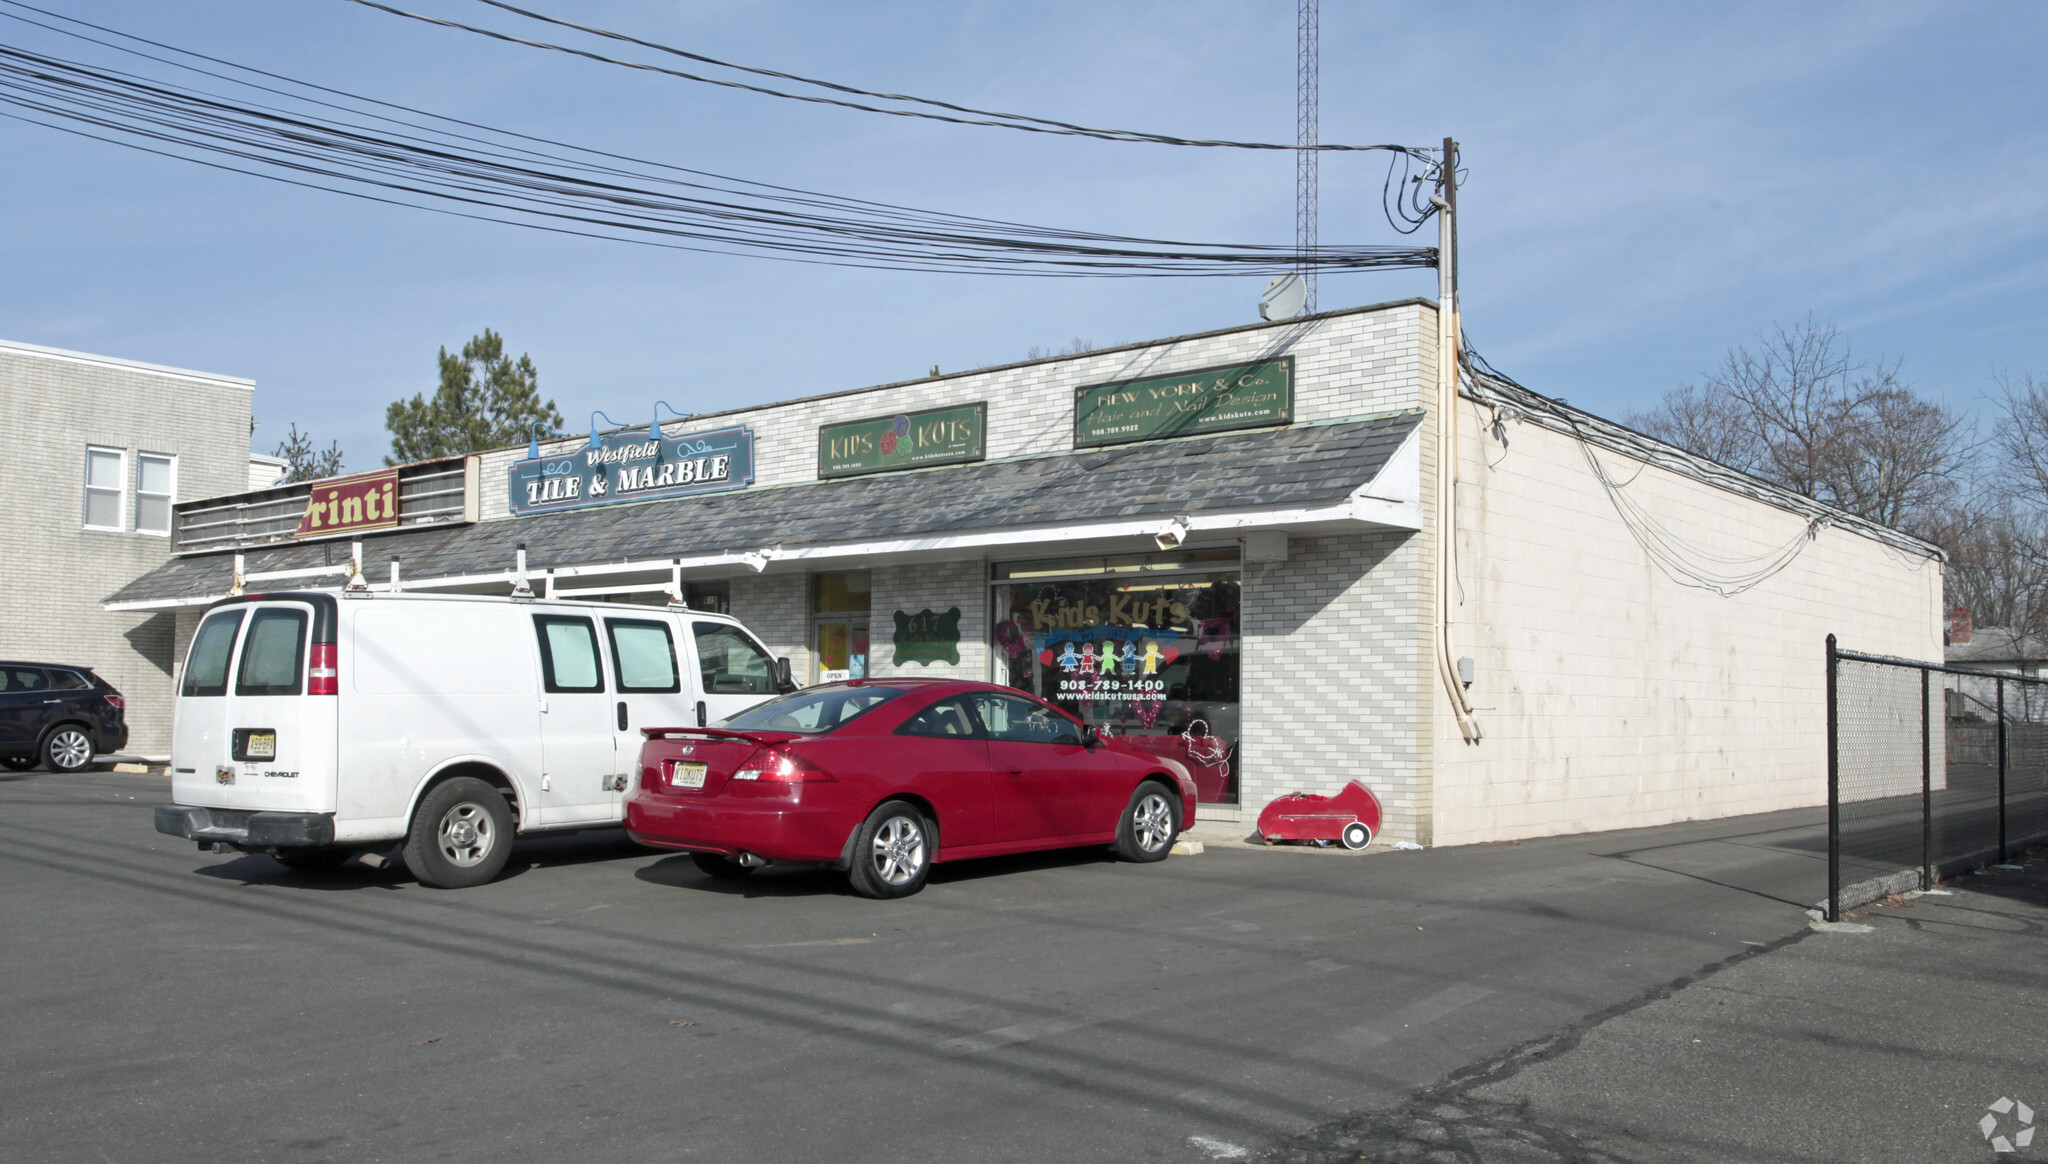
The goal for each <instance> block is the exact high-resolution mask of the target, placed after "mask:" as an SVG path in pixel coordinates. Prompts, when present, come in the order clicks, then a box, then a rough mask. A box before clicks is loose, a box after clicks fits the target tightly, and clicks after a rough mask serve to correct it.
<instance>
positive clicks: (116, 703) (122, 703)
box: [106, 691, 128, 711]
mask: <svg viewBox="0 0 2048 1164" xmlns="http://www.w3.org/2000/svg"><path fill="white" fill-rule="evenodd" d="M106 701H107V705H108V706H110V707H112V708H113V709H114V710H115V711H123V710H125V709H126V708H127V707H128V701H127V700H125V699H123V698H121V693H120V692H118V691H109V692H107V694H106Z"/></svg>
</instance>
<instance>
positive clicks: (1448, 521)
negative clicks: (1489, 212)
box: [1432, 138, 1480, 744]
mask: <svg viewBox="0 0 2048 1164" xmlns="http://www.w3.org/2000/svg"><path fill="white" fill-rule="evenodd" d="M1432 201H1433V202H1435V203H1436V215H1437V222H1436V231H1437V234H1436V238H1437V243H1436V246H1437V252H1436V286H1437V304H1436V320H1437V349H1436V359H1437V370H1436V375H1437V408H1436V635H1435V638H1436V644H1435V646H1436V664H1437V674H1438V677H1439V678H1440V679H1441V680H1442V681H1443V685H1444V694H1445V695H1447V696H1449V697H1450V703H1451V715H1452V717H1453V718H1455V719H1456V720H1457V721H1458V731H1459V734H1461V735H1463V736H1464V737H1465V742H1466V743H1468V744H1469V743H1477V742H1479V737H1480V731H1479V721H1478V720H1477V719H1475V718H1474V717H1473V715H1472V702H1471V700H1470V699H1468V698H1466V693H1465V684H1464V680H1463V678H1462V677H1461V676H1460V675H1459V672H1458V665H1457V663H1456V661H1455V660H1456V658H1457V653H1456V649H1455V647H1454V645H1453V644H1452V642H1451V624H1452V621H1453V612H1454V610H1455V606H1456V604H1455V602H1454V599H1453V594H1454V589H1455V588H1454V586H1453V584H1452V578H1451V570H1452V566H1453V564H1454V563H1455V562H1456V561H1457V556H1456V554H1455V553H1454V552H1453V550H1454V543H1455V541H1456V539H1457V536H1458V354H1459V350H1460V347H1459V340H1458V143H1457V142H1455V141H1452V140H1451V139H1450V138H1445V139H1444V152H1443V155H1442V156H1441V157H1440V158H1439V159H1438V167H1437V192H1436V196H1435V198H1433V199H1432Z"/></svg>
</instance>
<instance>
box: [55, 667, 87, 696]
mask: <svg viewBox="0 0 2048 1164" xmlns="http://www.w3.org/2000/svg"><path fill="white" fill-rule="evenodd" d="M91 688H92V684H90V683H87V682H86V681H85V676H83V675H80V674H79V673H78V672H76V671H57V670H52V671H51V672H50V689H51V690H52V691H87V690H90V689H91Z"/></svg>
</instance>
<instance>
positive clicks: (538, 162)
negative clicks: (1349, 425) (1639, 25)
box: [0, 0, 1434, 277]
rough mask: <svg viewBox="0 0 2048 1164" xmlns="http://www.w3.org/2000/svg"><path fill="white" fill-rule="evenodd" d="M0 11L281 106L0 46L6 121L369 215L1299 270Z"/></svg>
mask: <svg viewBox="0 0 2048 1164" xmlns="http://www.w3.org/2000/svg"><path fill="white" fill-rule="evenodd" d="M0 3H4V4H6V5H8V6H9V7H11V8H15V9H23V10H27V11H33V12H37V13H39V14H41V15H44V16H48V17H50V18H51V19H53V20H57V21H62V22H65V23H68V24H72V25H74V26H78V27H89V28H92V29H94V30H95V31H97V32H101V33H105V34H107V35H108V36H111V37H115V38H118V39H120V40H125V41H130V42H133V43H137V44H148V45H150V46H151V47H152V48H156V49H161V50H163V51H164V52H167V53H171V54H175V55H177V56H184V57H188V58H191V59H193V60H204V61H206V62H208V63H209V64H213V65H219V66H221V67H222V68H224V69H228V70H233V71H234V72H235V73H242V74H246V75H247V76H255V77H262V78H264V81H263V82H257V81H251V80H248V79H245V77H238V76H234V75H232V74H231V73H226V72H220V71H217V70H215V69H209V68H203V67H200V66H196V65H192V64H188V63H185V62H183V61H178V60H174V59H173V58H172V57H166V56H160V55H157V54H155V53H150V52H145V51H142V50H140V49H135V48H132V47H129V46H128V45H124V44H117V43H115V42H114V41H109V40H102V39H99V38H97V37H91V36H86V35H84V34H82V33H77V32H74V31H72V30H71V29H66V28H59V27H58V26H56V25H51V24H45V23H43V22H41V21H32V20H27V18H25V17H21V16H18V15H16V14H15V13H11V12H0V15H5V16H9V17H11V18H13V19H16V20H25V21H27V22H28V23H31V24H35V25H36V26H37V27H41V28H45V29H51V30H54V31H59V32H63V33H65V34H66V35H68V36H74V37H77V38H79V39H83V40H88V41H90V42H91V43H94V44H98V45H101V46H104V47H111V48H115V49H117V50H119V51H122V52H124V53H128V54H130V55H133V56H137V57H142V58H146V59H149V60H151V61H156V62H159V63H166V64H171V65H173V66H175V67H177V68H179V69H181V70H185V71H187V72H190V73H195V74H199V75H203V76H206V77H209V78H212V79H214V80H226V81H229V82H231V83H233V84H235V85H237V86H242V87H247V88H253V89H256V90H259V91H261V92H263V93H265V94H267V95H269V96H270V97H273V98H280V99H282V101H283V104H278V103H277V102H272V103H270V104H257V103H252V102H250V101H247V100H238V99H234V98H229V97H225V96H223V95H221V94H218V93H213V92H207V91H202V90H198V89H194V88H191V87H188V86H184V85H178V84H173V83H170V82H167V81H162V80H158V79H154V78H147V77H141V76H137V75H135V74H130V73H124V72H120V71H117V70H112V69H106V68H99V67H95V66H91V65H87V64H83V63H81V62H77V61H70V60H65V59H61V58H57V57H53V56H49V55H47V54H42V53H35V52H31V51H28V50H26V49H20V48H14V47H7V46H0V106H5V107H9V108H11V109H12V111H13V112H11V113H0V116H11V117H14V118H16V119H18V120H24V121H29V122H31V123H34V124H38V125H42V126H45V127H48V128H52V129H58V130H61V131H63V132H68V133H74V134H79V135H81V136H86V137H90V138H93V139H95V140H100V141H106V142H111V143H113V144H118V145H123V146H127V147H129V148H134V149H140V150H144V151H146V152H150V153H155V154H159V155H162V156H169V157H175V158H179V159H181V160H185V161H189V162H195V163H198V164H203V165H208V166H212V167H214V168H217V169H225V170H230V171H233V172H237V173H243V174H249V175H252V176H256V177H262V178H267V179H270V180H274V181H279V182H286V183H289V184H293V185H299V186H307V187H311V188H315V189H320V190H325V191H329V192H333V193H341V194H346V195H349V196H353V197H358V198H365V199H369V200H372V201H379V202H386V203H393V204H397V205H405V206H410V207H414V208H418V209H428V210H434V211H437V212H441V213H448V214H454V215H457V216H460V217H467V218H476V219H483V220H486V221H494V222H501V223H510V224H514V225H522V226H527V227H532V228H536V229H543V230H549V231H553V232H556V233H567V234H575V235H582V236H587V237H598V238H607V239H611V240H614V241H627V242H635V243H641V244H644V245H654V246H662V247H669V248H674V249H683V250H694V251H708V252H712V253H727V254H732V253H738V254H752V255H758V256H765V257H772V258H779V259H785V260H789V261H796V262H810V263H826V264H832V265H842V266H855V267H868V268H879V269H894V270H925V271H940V272H955V273H981V274H1011V275H1032V276H1040V277H1048V276H1050V277H1078V276H1122V277H1134V276H1162V275H1212V274H1226V273H1230V274H1236V273H1242V274H1273V273H1278V272H1281V271H1286V270H1290V269H1293V268H1294V267H1295V266H1296V265H1297V264H1298V263H1299V262H1300V260H1301V256H1299V255H1298V254H1296V253H1295V252H1294V251H1293V250H1291V249H1289V248H1286V247H1277V246H1258V245H1246V244H1204V243H1188V242H1180V241H1175V240H1164V239H1146V238H1137V237H1131V236H1120V235H1111V234H1100V233H1093V232H1083V231H1069V230H1060V229H1056V228H1049V227H1038V226H1030V225H1026V224H1021V223H1010V222H1003V221H1000V220H994V219H983V218H975V217H970V216H964V215H954V214H946V213H942V212H936V211H928V210H921V209H916V208H912V207H903V206H894V205H890V204H887V203H879V202H871V201H866V200H860V199H850V198H842V197H837V196H833V195H829V194H822V193H818V192H815V191H806V190H800V189H796V188H792V187H781V186H773V185H769V184H765V183H758V182H751V181H747V180H744V179H737V178H730V177H727V176H724V175H718V174H713V173H710V172H708V171H700V170H690V169H686V168H683V167H676V166H669V165H664V164H661V163H652V162H647V161H644V160H642V159H636V158H631V157H628V156H625V155H620V154H614V153H607V152H603V151H593V150H586V149H583V148H582V147H578V146H573V145H569V144H566V143H559V142H550V141H547V140H546V139H539V138H534V137H530V136H527V135H520V134H512V133H507V132H505V131H501V130H496V129H493V128H491V127H488V126H484V125H481V124H478V123H475V122H466V121H457V120H455V119H450V118H443V117H439V116H438V115H434V114H429V113H425V112H423V111H419V110H413V109H410V108H409V107H404V106H397V105H393V104H391V103H389V102H382V101H377V100H374V99H371V98H366V97H361V96H359V95H356V94H352V93H347V92H346V91H343V90H338V89H334V88H331V87H326V86H315V85H310V84H308V83H306V82H301V81H297V80H295V79H292V78H289V77H285V76H283V75H282V74H277V73H271V72H267V71H264V70H256V69H251V68H249V67H247V66H242V65H238V64H235V63H233V62H229V61H225V60H222V59H221V58H217V57H207V56H204V55H203V54H194V53H189V52H188V51H187V50H183V49H179V48H176V47H174V46H169V45H165V44H163V43H161V42H155V41H144V40H143V39H142V38H135V37H130V36H129V35H128V34H125V33H121V32H118V31H116V30H112V29H108V28H105V27H104V26H98V25H85V24H84V22H79V21H74V20H72V19H71V18H69V17H64V16H61V15H59V14H56V13H51V12H47V11H46V10H43V9H38V8H34V7H32V6H30V5H27V4H23V3H20V2H19V0H0ZM273 81H274V82H277V84H270V83H267V82H273ZM309 92H310V93H312V94H317V96H309V95H308V93H309ZM307 106H310V107H311V111H309V110H308V109H307V108H306V107H307ZM359 106H369V107H371V108H370V109H368V110H365V109H362V108H359ZM1311 261H1312V262H1313V264H1314V265H1315V266H1316V267H1318V268H1327V269H1331V270H1361V269H1374V268H1390V267H1420V266H1429V265H1431V264H1432V263H1433V262H1434V252H1433V251H1430V250H1428V249H1426V248H1412V247H1345V248H1325V249H1324V250H1323V251H1322V252H1320V253H1318V254H1316V255H1314V256H1312V258H1311Z"/></svg>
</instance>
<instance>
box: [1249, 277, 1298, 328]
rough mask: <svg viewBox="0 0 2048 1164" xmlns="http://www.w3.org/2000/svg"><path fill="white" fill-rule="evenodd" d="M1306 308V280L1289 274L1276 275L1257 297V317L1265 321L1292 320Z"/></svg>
mask: <svg viewBox="0 0 2048 1164" xmlns="http://www.w3.org/2000/svg"><path fill="white" fill-rule="evenodd" d="M1307 306H1308V280H1306V279H1303V278H1302V277H1301V276H1300V275H1298V274H1295V273H1293V272H1289V273H1287V274H1285V275H1276V276H1274V278H1273V281H1272V282H1271V283H1268V284H1266V293H1265V294H1264V295H1262V296H1260V297H1259V315H1260V316H1261V317H1263V318H1265V319H1293V318H1294V317H1295V316H1297V315H1300V314H1301V309H1302V308H1304V307H1307Z"/></svg>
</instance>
